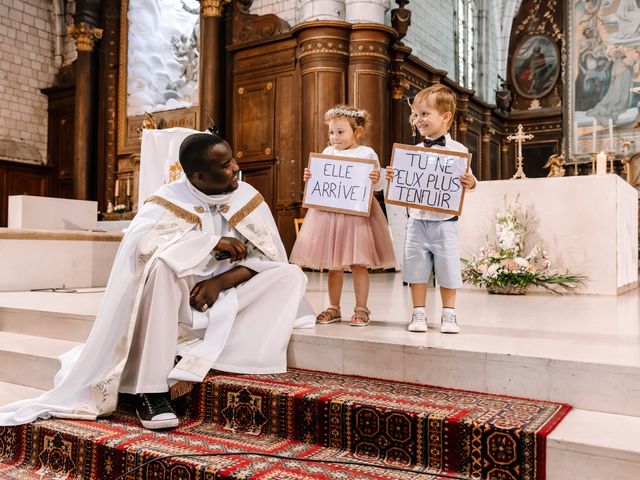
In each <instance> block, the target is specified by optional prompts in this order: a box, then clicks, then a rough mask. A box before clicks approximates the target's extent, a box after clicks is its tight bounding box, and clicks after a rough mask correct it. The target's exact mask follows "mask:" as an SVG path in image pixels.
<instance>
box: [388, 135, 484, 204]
mask: <svg viewBox="0 0 640 480" xmlns="http://www.w3.org/2000/svg"><path fill="white" fill-rule="evenodd" d="M470 162H471V154H470V153H463V152H454V151H450V150H438V149H433V148H424V147H416V146H413V145H403V144H400V143H395V144H394V145H393V153H392V155H391V167H392V168H393V178H392V179H391V180H390V181H389V186H388V188H387V194H386V197H385V201H386V202H387V203H391V204H393V205H402V206H405V207H411V208H419V209H422V210H433V211H434V212H441V213H450V214H452V215H460V212H461V211H462V203H463V201H464V191H465V188H464V187H463V186H462V185H461V183H460V175H462V174H463V173H465V172H467V171H468V170H469V164H470Z"/></svg>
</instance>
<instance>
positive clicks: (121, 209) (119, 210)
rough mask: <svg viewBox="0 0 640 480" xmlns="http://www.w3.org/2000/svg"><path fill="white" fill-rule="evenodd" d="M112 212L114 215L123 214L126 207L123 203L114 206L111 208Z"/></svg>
mask: <svg viewBox="0 0 640 480" xmlns="http://www.w3.org/2000/svg"><path fill="white" fill-rule="evenodd" d="M113 211H114V212H116V213H123V212H126V211H127V206H126V205H124V204H123V203H120V204H118V205H116V206H115V207H113Z"/></svg>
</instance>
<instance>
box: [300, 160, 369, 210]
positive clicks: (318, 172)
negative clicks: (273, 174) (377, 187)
mask: <svg viewBox="0 0 640 480" xmlns="http://www.w3.org/2000/svg"><path fill="white" fill-rule="evenodd" d="M375 166H376V161H375V160H370V159H365V158H355V157H343V156H339V155H323V154H321V153H311V154H310V155H309V167H308V168H309V169H310V170H311V178H310V179H309V181H308V182H307V184H306V186H305V192H304V200H303V202H302V206H303V207H305V208H317V209H320V210H327V211H329V212H339V213H347V214H350V215H361V216H365V217H368V216H369V211H370V209H371V198H372V196H373V195H372V194H373V181H372V180H371V178H369V174H370V173H371V171H372V170H373V169H374V168H375Z"/></svg>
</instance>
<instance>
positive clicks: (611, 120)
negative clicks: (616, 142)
mask: <svg viewBox="0 0 640 480" xmlns="http://www.w3.org/2000/svg"><path fill="white" fill-rule="evenodd" d="M609 151H610V152H613V119H612V118H610V119H609Z"/></svg>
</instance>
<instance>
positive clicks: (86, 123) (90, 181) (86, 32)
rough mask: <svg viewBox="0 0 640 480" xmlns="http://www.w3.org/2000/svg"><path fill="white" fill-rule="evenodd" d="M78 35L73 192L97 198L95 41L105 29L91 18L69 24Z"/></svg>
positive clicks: (72, 31) (85, 198) (79, 197)
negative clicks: (86, 20)
mask: <svg viewBox="0 0 640 480" xmlns="http://www.w3.org/2000/svg"><path fill="white" fill-rule="evenodd" d="M69 33H70V35H71V36H72V37H73V38H74V39H75V42H76V50H77V53H78V58H77V59H76V62H75V63H76V65H75V75H76V102H75V134H74V138H73V143H74V145H73V148H74V158H73V196H74V197H75V198H77V199H81V200H88V199H94V198H95V195H96V192H95V175H96V171H95V170H96V168H95V167H96V161H95V158H96V139H97V136H96V127H97V108H96V95H95V93H96V78H97V77H96V73H97V72H96V59H95V55H94V52H93V51H94V45H95V41H96V40H98V39H100V38H101V37H102V29H100V28H96V27H95V26H94V25H91V24H89V23H87V22H82V21H81V22H78V23H76V24H75V25H72V26H70V27H69Z"/></svg>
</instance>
